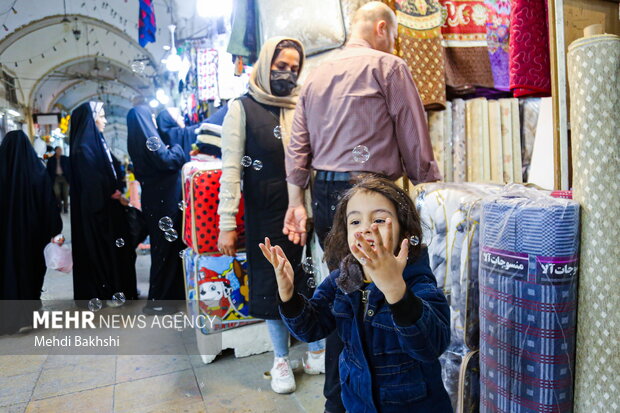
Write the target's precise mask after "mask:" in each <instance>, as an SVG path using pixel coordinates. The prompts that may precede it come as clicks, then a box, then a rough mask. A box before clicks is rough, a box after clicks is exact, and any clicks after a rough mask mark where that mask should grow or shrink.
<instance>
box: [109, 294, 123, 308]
mask: <svg viewBox="0 0 620 413" xmlns="http://www.w3.org/2000/svg"><path fill="white" fill-rule="evenodd" d="M112 301H113V302H114V304H116V305H118V306H121V305H123V304H125V301H126V298H125V294H123V293H114V295H113V296H112Z"/></svg>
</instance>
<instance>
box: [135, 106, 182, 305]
mask: <svg viewBox="0 0 620 413" xmlns="http://www.w3.org/2000/svg"><path fill="white" fill-rule="evenodd" d="M127 129H128V138H127V150H128V152H129V156H130V157H131V161H132V162H133V165H134V170H135V173H136V178H137V179H138V180H139V181H140V185H141V186H142V212H143V213H144V216H145V218H146V223H147V227H148V232H149V235H150V237H151V274H150V285H149V300H183V299H184V297H185V294H184V291H183V285H184V284H183V269H182V263H181V260H180V259H179V252H180V251H181V250H182V249H183V248H184V246H183V243H182V241H181V237H180V236H178V237H177V238H176V239H174V240H172V241H168V240H166V237H165V232H164V231H162V230H161V229H160V228H159V220H160V219H161V218H164V217H169V218H171V219H172V221H173V222H174V229H175V230H176V232H177V235H178V234H180V231H181V213H180V211H179V208H178V204H179V202H180V201H181V168H182V166H183V164H184V163H185V160H186V156H187V154H185V153H184V151H183V149H182V148H181V146H179V145H178V144H176V145H172V144H170V145H168V144H166V143H165V142H162V141H161V138H160V137H159V134H158V133H157V127H156V125H155V117H154V116H153V114H152V113H151V110H150V109H149V107H148V106H146V105H140V106H137V107H135V108H133V109H131V110H130V111H129V114H128V115H127ZM150 137H154V139H153V140H154V141H156V142H155V143H157V144H156V145H150V149H149V148H147V145H146V142H147V139H148V138H150ZM162 309H163V308H162V304H161V303H149V304H148V305H147V307H146V308H145V312H147V313H149V312H156V311H161V310H162Z"/></svg>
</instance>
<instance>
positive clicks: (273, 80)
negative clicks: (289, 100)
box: [269, 70, 297, 96]
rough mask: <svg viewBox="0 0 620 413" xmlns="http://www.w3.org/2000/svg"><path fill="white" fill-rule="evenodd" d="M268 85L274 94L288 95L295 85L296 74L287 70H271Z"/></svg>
mask: <svg viewBox="0 0 620 413" xmlns="http://www.w3.org/2000/svg"><path fill="white" fill-rule="evenodd" d="M269 85H270V86H271V94H272V95H274V96H288V95H290V94H291V92H292V91H293V89H295V86H297V74H295V73H293V72H290V71H288V70H272V71H271V76H270V82H269Z"/></svg>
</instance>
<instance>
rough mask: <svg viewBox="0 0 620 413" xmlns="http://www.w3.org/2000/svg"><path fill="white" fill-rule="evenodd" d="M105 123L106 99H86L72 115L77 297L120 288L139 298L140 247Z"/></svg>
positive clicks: (105, 293)
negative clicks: (133, 242)
mask: <svg viewBox="0 0 620 413" xmlns="http://www.w3.org/2000/svg"><path fill="white" fill-rule="evenodd" d="M105 123H106V120H105V113H104V110H103V103H101V102H87V103H84V104H82V105H80V106H78V108H77V109H75V110H74V111H73V113H72V114H71V132H70V137H71V142H70V144H71V156H70V160H71V170H72V174H71V178H72V179H71V205H72V209H71V237H72V245H73V293H74V299H75V300H90V299H92V298H100V299H105V300H111V299H112V297H113V295H114V294H116V293H118V292H122V293H124V294H125V297H126V298H127V299H134V298H137V289H136V268H135V262H136V252H135V251H134V250H133V248H132V247H131V243H130V242H129V231H128V224H127V219H126V216H125V210H124V204H125V203H126V201H125V200H124V199H123V198H122V197H121V192H120V189H121V185H122V184H121V182H122V177H120V176H118V172H117V170H116V168H115V167H114V162H115V158H114V156H113V155H112V154H111V152H110V150H109V149H108V146H107V144H106V142H105V138H104V137H103V134H102V131H103V129H104V128H105ZM116 162H118V161H116ZM119 170H120V169H119ZM110 303H114V301H111V302H110Z"/></svg>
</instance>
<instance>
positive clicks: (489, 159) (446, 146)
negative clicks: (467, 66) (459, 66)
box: [428, 98, 533, 183]
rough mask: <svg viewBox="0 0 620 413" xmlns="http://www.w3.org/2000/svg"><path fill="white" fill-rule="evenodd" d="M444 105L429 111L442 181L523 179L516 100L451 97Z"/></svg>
mask: <svg viewBox="0 0 620 413" xmlns="http://www.w3.org/2000/svg"><path fill="white" fill-rule="evenodd" d="M446 108H447V109H446V110H443V111H429V112H428V128H429V135H430V138H431V144H432V148H433V154H434V156H435V160H436V161H437V164H438V165H439V169H440V171H441V174H442V176H443V180H444V181H445V182H464V181H468V182H494V183H512V182H517V183H518V182H522V179H521V178H522V172H521V165H522V163H521V152H522V151H521V130H520V114H519V100H518V99H512V98H511V99H499V100H487V99H485V98H478V99H471V100H467V101H464V100H462V99H455V100H453V101H452V102H447V103H446ZM531 144H532V145H533V142H531Z"/></svg>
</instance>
